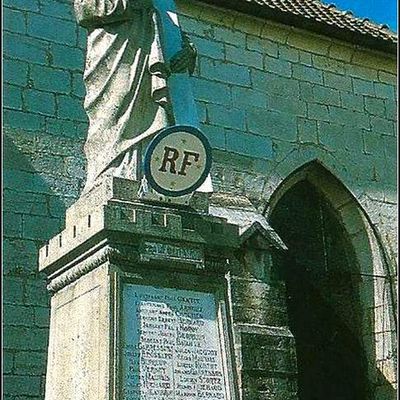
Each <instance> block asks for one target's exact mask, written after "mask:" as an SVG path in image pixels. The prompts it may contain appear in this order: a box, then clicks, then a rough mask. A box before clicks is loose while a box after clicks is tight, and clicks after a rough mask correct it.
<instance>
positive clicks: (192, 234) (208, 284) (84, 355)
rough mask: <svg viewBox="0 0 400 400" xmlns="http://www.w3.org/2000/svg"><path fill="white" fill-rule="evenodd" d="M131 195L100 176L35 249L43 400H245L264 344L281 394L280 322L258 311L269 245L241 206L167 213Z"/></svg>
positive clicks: (205, 203)
mask: <svg viewBox="0 0 400 400" xmlns="http://www.w3.org/2000/svg"><path fill="white" fill-rule="evenodd" d="M137 190H138V185H137V183H136V182H132V181H128V180H123V179H117V178H110V180H109V181H105V182H104V183H103V184H102V185H101V186H99V187H98V188H96V189H95V190H93V191H92V192H90V193H89V194H88V195H87V196H86V197H85V198H81V199H80V200H78V201H77V203H75V204H74V205H73V206H72V207H71V208H70V209H69V210H68V211H67V215H66V228H65V230H64V231H62V232H61V233H60V234H59V235H57V236H56V237H54V238H53V239H52V240H50V242H49V243H48V245H46V246H45V247H44V248H42V249H41V251H40V270H42V271H44V272H45V273H46V274H47V276H48V281H49V283H48V289H49V290H50V291H51V292H52V300H51V322H50V341H49V354H48V368H47V380H46V400H65V399H71V400H78V399H82V400H92V399H93V400H94V399H96V400H99V399H107V400H110V399H112V400H117V399H118V400H120V399H121V400H122V399H124V400H125V399H126V400H128V399H129V400H135V399H142V398H145V399H151V400H152V399H154V400H159V399H167V398H168V399H169V398H171V399H226V400H228V399H239V398H249V399H250V398H255V397H254V390H256V391H258V389H257V388H256V389H255V386H254V383H253V381H252V380H253V379H256V381H257V382H258V383H260V382H259V381H260V379H259V378H257V376H255V375H254V371H257V369H260V368H261V371H262V374H263V373H264V372H265V371H264V369H265V368H264V367H265V365H263V366H262V365H259V364H258V363H259V362H260V360H264V358H265V356H266V355H267V354H273V351H271V349H270V348H271V343H272V342H273V341H274V340H275V341H276V342H277V345H278V347H280V348H281V350H282V351H285V349H286V350H287V351H286V352H285V353H284V357H286V358H285V360H284V361H283V363H286V364H285V365H286V366H283V367H282V365H281V367H282V368H283V370H282V368H281V367H279V368H281V370H280V371H277V373H278V375H279V376H280V377H282V375H284V376H285V377H286V375H287V378H288V380H289V381H290V382H289V384H288V385H289V386H288V388H289V389H288V390H289V391H290V390H292V389H293V384H292V383H293V382H292V381H293V376H295V369H294V370H293V365H294V366H295V359H291V358H290V357H292V355H293V354H292V350H293V343H292V342H291V340H292V337H291V334H290V332H289V331H288V330H287V328H286V327H285V326H286V320H285V317H284V315H283V317H282V316H281V317H279V318H281V321H278V324H280V326H279V327H276V326H275V327H274V326H271V325H269V324H270V322H273V324H275V325H276V322H277V321H275V320H274V318H275V319H276V315H275V314H273V315H272V316H271V315H270V316H268V313H269V314H270V311H268V310H269V304H268V303H269V301H270V300H273V301H274V302H275V303H277V300H276V299H272V298H271V299H269V298H268V296H269V295H270V294H271V291H273V290H275V291H276V293H275V292H274V293H275V295H276V296H277V297H278V298H279V295H280V294H279V293H280V291H281V288H272V286H271V285H270V284H269V283H268V282H266V280H268V279H269V278H268V276H269V275H270V273H271V271H269V270H268V269H269V268H270V267H271V263H270V254H271V251H279V250H278V249H282V248H284V245H283V244H282V243H281V242H280V239H279V238H278V237H277V236H276V234H275V233H274V232H273V231H272V230H271V229H270V228H269V227H268V226H267V225H266V223H265V220H263V218H262V217H261V216H259V215H258V214H257V213H256V211H255V210H254V209H252V208H251V205H250V203H248V202H247V200H246V199H237V198H230V197H229V196H224V195H214V200H212V201H211V203H210V199H209V196H210V195H209V194H205V193H195V194H194V195H193V197H192V198H191V200H190V203H189V205H185V206H178V205H174V206H172V205H168V204H166V203H156V202H152V201H146V202H144V201H142V200H140V199H138V198H137V196H136V194H137ZM264 281H265V282H264ZM278 286H279V285H278ZM271 288H272V289H271ZM274 307H275V308H276V307H278V308H279V306H276V305H274ZM278 311H279V310H278ZM280 313H281V314H285V307H284V306H282V309H281V311H280ZM278 314H279V312H278ZM279 318H278V319H279ZM271 338H272V339H271ZM282 340H283V341H284V340H286V341H287V343H286V344H284V345H282V343H283V341H282ZM258 342H259V343H260V346H264V350H265V351H262V350H261V351H260V348H254V344H255V343H258ZM268 346H269V347H268ZM272 346H273V344H272ZM282 346H283V347H282ZM282 351H281V353H282V354H283V352H282ZM274 357H275V355H274ZM292 358H293V357H292ZM264 361H265V360H264ZM273 363H274V361H271V360H268V365H272V364H273ZM279 363H280V364H282V362H281V361H279V362H278V364H279ZM257 365H258V366H257ZM263 368H264V369H263ZM294 368H295V367H294ZM274 369H276V368H275V367H274V366H273V367H272V368H270V371H269V372H267V381H268V379H269V380H270V381H271V379H272V381H271V385H274V384H275V382H273V379H274ZM248 371H250V375H248ZM285 374H286V375H285ZM285 379H286V378H285ZM257 382H256V383H257ZM290 388H292V389H290ZM294 390H295V389H294ZM292 391H293V390H292ZM260 393H261V392H260ZM252 396H253V397H252ZM287 398H292V397H287Z"/></svg>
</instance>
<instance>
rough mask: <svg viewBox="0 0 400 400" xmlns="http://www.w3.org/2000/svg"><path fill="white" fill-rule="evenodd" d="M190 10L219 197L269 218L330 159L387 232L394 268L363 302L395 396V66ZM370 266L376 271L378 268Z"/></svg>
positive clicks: (381, 232) (214, 12)
mask: <svg viewBox="0 0 400 400" xmlns="http://www.w3.org/2000/svg"><path fill="white" fill-rule="evenodd" d="M178 4H179V5H180V10H181V13H182V16H181V24H182V26H183V29H184V30H185V31H186V32H188V33H189V35H190V37H191V38H192V40H193V41H194V43H195V44H196V45H197V47H198V49H199V53H200V56H199V59H198V64H197V69H196V72H195V77H194V78H193V85H194V91H195V95H196V98H197V102H198V106H199V110H200V113H199V114H200V115H201V119H202V128H203V131H204V132H205V133H206V134H207V136H208V137H209V139H210V142H211V143H212V145H213V148H214V153H213V157H214V170H213V177H214V184H215V187H216V189H217V190H222V191H229V192H234V193H238V194H245V195H247V196H249V197H250V198H251V199H252V201H253V202H254V203H255V204H258V205H259V207H260V209H261V210H262V209H268V207H269V203H270V200H271V197H272V196H273V194H274V193H275V192H276V189H277V188H278V187H279V185H281V184H282V183H284V182H285V181H286V179H287V177H288V176H289V175H290V174H291V173H293V172H294V171H296V170H297V169H298V168H301V167H302V166H304V165H306V164H307V163H310V162H313V161H315V160H318V163H319V164H320V165H322V166H323V167H322V168H326V169H327V170H328V171H330V172H331V173H332V174H333V175H334V176H335V177H336V178H338V180H339V181H340V182H341V183H342V184H343V185H344V187H345V188H347V190H348V191H349V193H350V195H351V197H352V198H353V199H352V200H351V201H352V202H354V204H355V205H357V206H358V207H360V209H361V208H362V209H363V210H364V211H365V215H366V218H367V220H368V224H370V225H373V226H374V228H375V229H376V231H375V238H376V237H378V239H379V241H380V243H382V245H383V247H384V248H385V251H386V256H387V261H388V263H387V265H385V266H383V265H382V264H381V263H380V262H379V261H374V263H375V264H374V266H373V267H372V270H368V272H367V274H371V276H369V277H367V275H365V276H364V277H363V279H364V282H367V281H368V282H369V283H364V284H363V286H365V287H367V286H368V285H370V284H371V283H372V282H373V283H372V285H375V288H374V291H373V293H371V292H370V293H369V295H368V293H367V290H365V289H362V291H361V292H360V295H361V296H363V298H362V303H363V313H364V316H363V318H365V322H364V327H363V332H362V335H363V336H365V337H367V336H369V337H371V335H372V336H374V337H375V339H374V340H376V342H377V345H376V346H375V347H374V349H373V350H370V349H368V350H367V352H370V353H371V354H372V353H375V357H376V359H375V362H376V365H375V364H374V365H373V366H371V370H373V369H377V370H378V371H379V372H380V374H381V375H380V377H379V378H376V377H374V378H371V379H374V382H373V383H372V385H375V388H374V389H373V390H374V391H375V396H376V398H383V397H382V396H386V397H387V398H392V397H393V394H390V391H387V386H385V385H387V382H390V384H394V385H395V381H396V378H395V377H394V375H393V372H394V371H395V368H396V367H395V366H396V361H395V356H394V352H395V348H394V346H393V343H392V339H389V338H390V337H391V338H393V337H394V336H393V335H394V323H393V312H394V307H395V304H393V303H394V302H393V301H392V300H393V299H390V293H389V292H390V291H389V290H388V286H389V285H390V281H393V280H394V279H395V275H396V260H397V258H396V257H397V250H396V248H397V243H396V227H397V219H396V217H395V209H396V208H395V207H396V195H397V190H396V172H395V170H396V168H395V167H396V113H395V111H394V110H395V107H396V106H397V104H396V75H395V74H396V68H395V66H396V59H395V57H394V56H393V55H389V54H383V53H380V52H375V51H372V50H368V49H365V48H362V47H360V46H355V45H351V44H349V43H344V42H340V41H337V40H335V39H332V38H328V37H324V36H321V35H316V34H313V33H311V32H306V31H303V30H300V29H296V28H290V27H285V26H283V25H280V24H276V23H273V22H269V21H264V20H261V19H257V18H254V17H248V16H244V15H242V14H239V13H235V12H227V11H226V10H219V9H217V8H213V7H209V6H204V5H201V4H200V3H199V2H191V3H188V2H183V1H181V2H179V3H178ZM208 49H212V50H211V51H209V50H208ZM316 183H317V186H318V182H316ZM321 184H322V182H321ZM335 196H336V194H334V195H333V197H331V200H332V202H333V203H335V200H336V199H335ZM353 212H355V211H351V212H348V210H347V208H346V207H342V209H340V210H338V214H339V215H340V214H342V216H341V218H343V221H344V222H345V223H346V224H347V227H346V229H347V231H348V232H349V233H350V234H353V233H355V232H356V231H358V230H359V229H360V225H357V226H351V224H352V221H353V222H354V221H355V219H356V218H355V216H354V215H353V216H351V215H350V214H351V213H353ZM357 212H358V211H357ZM345 214H349V215H345ZM372 236H373V235H372ZM352 240H353V242H354V243H355V246H357V247H358V248H357V249H356V251H358V253H359V254H360V255H363V254H364V255H365V254H367V252H368V251H369V249H368V246H367V245H365V247H364V248H363V249H361V248H360V247H361V246H362V245H361V244H360V243H359V242H357V239H356V236H354V238H353V239H352ZM364 244H365V242H364ZM378 252H379V250H378V249H377V248H375V249H374V254H373V257H376V258H377V259H378V258H379V256H378ZM360 265H361V271H364V272H366V271H365V270H363V268H365V267H367V268H369V266H370V264H368V263H365V262H364V264H362V262H361V264H360ZM372 275H378V276H381V277H382V276H386V278H385V279H386V280H383V279H381V277H380V278H374V277H373V276H372ZM382 303H384V304H385V305H384V306H383V307H381V306H382ZM383 309H385V311H383ZM371 310H372V311H371ZM371 318H372V319H371ZM390 320H391V322H390V323H388V321H390ZM368 321H369V322H368ZM372 321H375V322H372ZM383 321H386V322H383ZM389 325H390V327H389ZM390 371H391V372H390ZM375 380H376V381H375ZM384 380H386V383H385V384H384V383H383V382H384ZM386 397H385V398H386Z"/></svg>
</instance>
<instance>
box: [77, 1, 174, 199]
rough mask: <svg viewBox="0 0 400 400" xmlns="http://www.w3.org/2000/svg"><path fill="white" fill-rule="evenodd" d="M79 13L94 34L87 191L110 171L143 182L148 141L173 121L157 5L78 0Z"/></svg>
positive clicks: (88, 76) (88, 74)
mask: <svg viewBox="0 0 400 400" xmlns="http://www.w3.org/2000/svg"><path fill="white" fill-rule="evenodd" d="M75 13H76V16H77V20H78V22H79V24H80V25H82V26H83V27H85V28H86V29H87V30H88V41H87V56H86V68H85V72H84V82H85V86H86V97H85V102H84V108H85V110H86V113H87V115H88V117H89V131H88V137H87V141H86V143H85V154H86V158H87V181H86V186H85V188H84V193H85V192H87V191H89V190H90V189H91V188H92V187H93V186H94V184H95V183H96V182H98V181H99V180H100V178H101V177H102V175H103V174H105V173H107V174H112V175H114V176H121V177H125V178H130V179H139V178H140V176H139V175H140V172H139V168H140V159H141V157H142V155H141V153H142V152H143V148H142V147H143V146H144V144H146V143H147V142H148V140H146V139H147V138H149V137H150V136H152V135H153V134H154V133H155V132H156V131H158V130H159V129H161V128H163V127H165V126H167V125H169V124H171V122H172V121H171V120H170V119H169V117H168V100H167V97H168V96H167V85H166V74H165V63H164V57H163V52H162V47H161V39H160V35H159V30H158V26H157V25H158V23H157V17H156V13H155V10H154V9H153V8H152V5H151V1H149V0H147V1H146V0H75Z"/></svg>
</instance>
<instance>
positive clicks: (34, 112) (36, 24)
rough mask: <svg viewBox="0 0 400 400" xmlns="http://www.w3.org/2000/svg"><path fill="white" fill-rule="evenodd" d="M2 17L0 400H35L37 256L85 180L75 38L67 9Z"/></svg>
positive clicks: (34, 0)
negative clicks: (0, 319)
mask: <svg viewBox="0 0 400 400" xmlns="http://www.w3.org/2000/svg"><path fill="white" fill-rule="evenodd" d="M3 5H4V7H3V11H4V31H3V39H4V53H3V54H4V59H3V61H4V70H3V71H4V75H3V79H4V80H3V85H4V86H3V89H4V97H3V99H4V103H3V104H4V110H3V117H4V125H3V130H4V154H5V157H4V172H3V178H4V192H3V200H4V203H3V204H4V214H3V216H4V265H3V275H4V297H3V302H4V344H3V345H4V399H7V400H11V399H12V400H14V399H18V400H25V399H31V400H34V399H43V397H44V383H45V371H46V358H47V345H48V326H49V308H48V307H49V296H48V294H47V290H46V283H45V279H44V276H42V275H39V274H38V271H37V269H38V249H39V247H41V246H42V245H43V243H44V242H45V241H46V240H48V239H50V238H51V237H52V236H53V235H55V234H56V233H58V232H59V230H60V229H61V228H62V226H63V221H64V218H65V209H66V207H68V206H69V205H70V204H71V203H72V202H73V201H74V200H75V199H76V198H77V196H78V194H79V191H80V186H81V184H82V181H83V179H84V158H83V152H82V145H83V141H84V138H85V135H86V130H87V120H86V116H85V113H84V111H83V107H82V99H83V96H84V87H83V82H82V69H83V63H84V53H85V49H84V48H85V45H86V43H85V35H84V31H83V30H81V29H79V28H78V26H77V24H76V23H75V19H74V16H73V13H72V6H71V2H70V1H65V0H64V1H63V0H59V1H57V0H40V1H39V0H30V1H23V0H8V1H5V2H4V3H3Z"/></svg>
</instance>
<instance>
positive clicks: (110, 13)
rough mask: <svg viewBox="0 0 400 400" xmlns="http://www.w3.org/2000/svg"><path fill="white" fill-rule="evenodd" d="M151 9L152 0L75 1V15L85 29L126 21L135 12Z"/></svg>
mask: <svg viewBox="0 0 400 400" xmlns="http://www.w3.org/2000/svg"><path fill="white" fill-rule="evenodd" d="M148 7H151V0H74V9H75V15H76V18H77V20H78V23H79V24H80V25H82V26H84V27H87V28H91V27H99V26H102V25H106V24H111V23H114V22H118V21H126V20H129V19H130V17H131V13H132V11H133V10H135V9H136V10H137V9H141V8H148Z"/></svg>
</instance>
